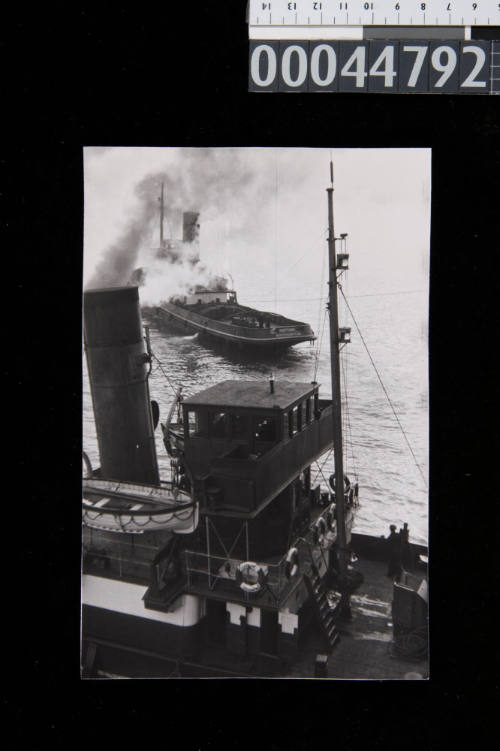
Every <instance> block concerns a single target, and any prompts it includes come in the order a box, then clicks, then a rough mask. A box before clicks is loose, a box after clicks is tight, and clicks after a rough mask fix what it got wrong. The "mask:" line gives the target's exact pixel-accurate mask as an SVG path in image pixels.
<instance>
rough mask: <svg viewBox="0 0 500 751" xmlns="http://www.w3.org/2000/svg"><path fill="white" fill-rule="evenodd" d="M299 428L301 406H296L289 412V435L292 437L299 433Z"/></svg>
mask: <svg viewBox="0 0 500 751" xmlns="http://www.w3.org/2000/svg"><path fill="white" fill-rule="evenodd" d="M298 430H299V408H298V407H294V408H293V409H292V410H290V412H289V413H288V435H289V436H290V438H293V436H294V435H297V433H298Z"/></svg>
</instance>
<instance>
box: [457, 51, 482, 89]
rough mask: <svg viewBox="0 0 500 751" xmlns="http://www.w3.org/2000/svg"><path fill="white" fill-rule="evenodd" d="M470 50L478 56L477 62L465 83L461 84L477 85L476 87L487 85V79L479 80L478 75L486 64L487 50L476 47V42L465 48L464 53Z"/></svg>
mask: <svg viewBox="0 0 500 751" xmlns="http://www.w3.org/2000/svg"><path fill="white" fill-rule="evenodd" d="M466 52H470V53H472V54H473V55H475V56H476V62H475V63H474V67H473V68H472V70H471V72H470V73H469V75H468V76H467V78H466V79H465V81H463V83H461V84H460V86H475V87H484V88H485V87H486V81H477V80H476V77H477V76H478V75H479V74H480V72H481V71H482V69H483V68H484V64H485V62H486V52H485V51H484V50H483V49H482V47H476V45H475V44H471V45H468V46H467V47H464V48H463V53H464V54H465V53H466Z"/></svg>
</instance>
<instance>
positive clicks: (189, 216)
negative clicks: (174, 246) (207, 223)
mask: <svg viewBox="0 0 500 751" xmlns="http://www.w3.org/2000/svg"><path fill="white" fill-rule="evenodd" d="M199 217H200V215H199V213H198V212H197V211H184V212H183V214H182V239H183V241H184V242H185V243H192V242H195V241H196V240H197V239H198V236H199V234H200V225H199V222H198V219H199Z"/></svg>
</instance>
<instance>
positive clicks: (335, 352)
mask: <svg viewBox="0 0 500 751" xmlns="http://www.w3.org/2000/svg"><path fill="white" fill-rule="evenodd" d="M330 179H331V186H330V187H329V188H327V189H326V192H327V194H328V267H329V276H328V289H329V294H328V309H329V311H330V364H331V377H332V402H333V416H332V419H333V456H334V460H335V503H336V510H337V551H338V567H339V585H340V586H339V588H340V592H341V600H340V615H341V616H345V617H349V616H350V604H349V594H348V592H347V591H346V584H347V555H348V551H347V548H346V530H345V509H344V463H343V448H342V402H341V392H340V336H339V316H338V296H337V257H336V253H335V234H334V230H333V163H332V162H330Z"/></svg>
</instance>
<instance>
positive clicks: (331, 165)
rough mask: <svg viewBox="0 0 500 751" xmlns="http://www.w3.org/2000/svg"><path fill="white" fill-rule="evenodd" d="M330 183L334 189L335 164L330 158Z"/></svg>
mask: <svg viewBox="0 0 500 751" xmlns="http://www.w3.org/2000/svg"><path fill="white" fill-rule="evenodd" d="M330 183H331V185H332V188H333V162H332V160H331V157H330Z"/></svg>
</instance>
